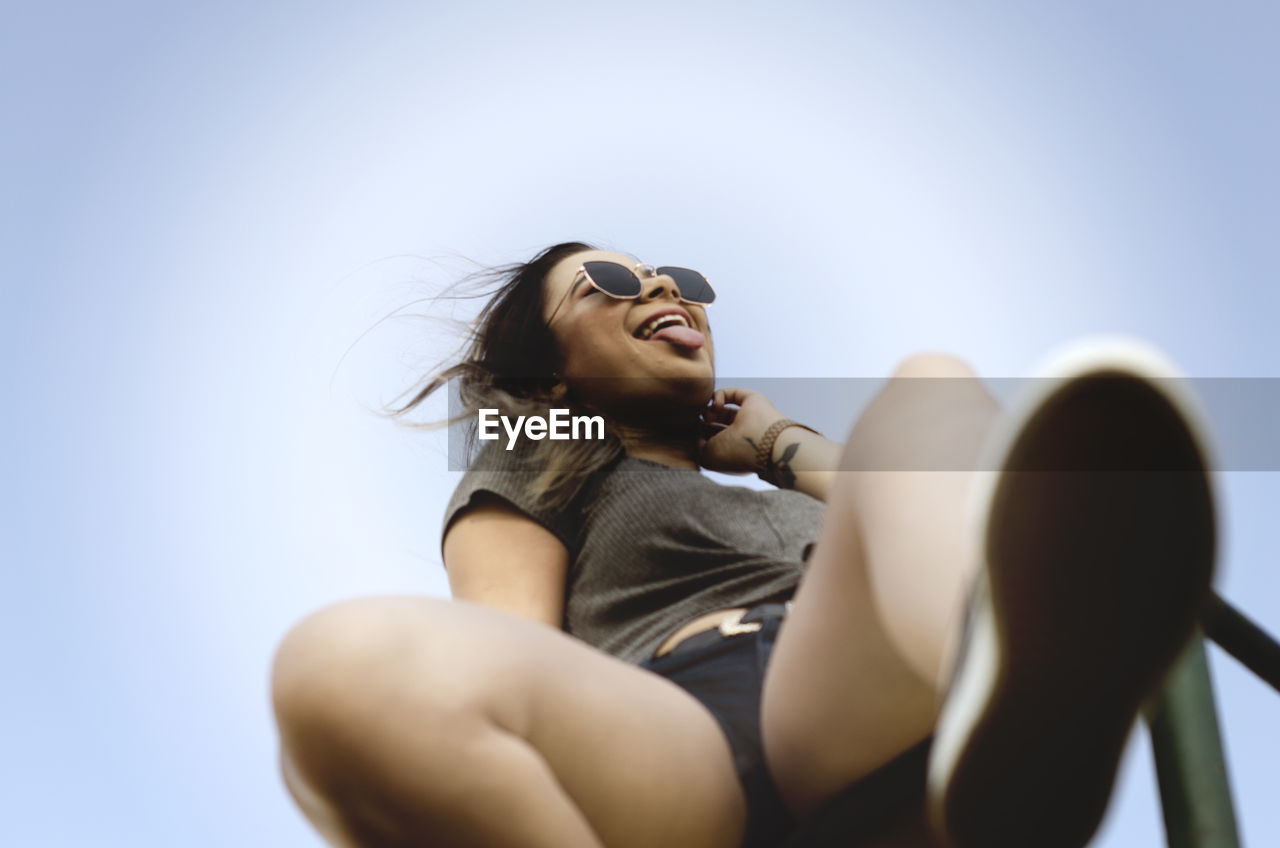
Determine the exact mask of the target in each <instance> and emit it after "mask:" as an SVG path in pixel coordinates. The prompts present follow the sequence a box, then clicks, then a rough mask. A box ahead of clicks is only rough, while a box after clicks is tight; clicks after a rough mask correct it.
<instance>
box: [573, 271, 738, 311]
mask: <svg viewBox="0 0 1280 848" xmlns="http://www.w3.org/2000/svg"><path fill="white" fill-rule="evenodd" d="M640 268H648V269H649V270H650V271H652V272H653V273H654V274H655V275H657V274H661V275H665V276H668V277H670V278H671V279H672V280H673V281H674V282H675V284H676V289H677V291H678V292H679V294H680V299H681V300H683V301H684V302H685V303H697V304H700V305H702V306H706V305H707V304H708V303H711V302H712V301H713V300H715V299H716V293H715V291H714V290H712V288H711V283H709V282H707V278H706V277H704V276H702V275H701V274H699V273H698V272H697V271H690V270H689V269H688V268H673V267H670V266H664V267H662V268H654V267H653V266H652V265H644V264H641V265H637V266H636V269H637V270H638V269H640ZM578 274H581V275H582V276H584V277H586V280H587V282H588V283H590V284H591V285H592V286H593V287H595V288H596V289H599V290H600V291H602V292H604V293H605V294H607V295H609V297H616V298H618V299H619V300H630V299H633V298H637V297H639V296H640V292H641V291H643V290H644V285H643V284H642V283H641V282H640V278H639V277H637V276H636V273H635V270H632V269H631V268H628V267H627V266H625V265H619V264H618V263H617V262H584V263H582V267H581V268H579V269H578ZM575 276H577V275H575Z"/></svg>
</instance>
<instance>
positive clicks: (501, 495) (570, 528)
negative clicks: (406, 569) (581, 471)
mask: <svg viewBox="0 0 1280 848" xmlns="http://www.w3.org/2000/svg"><path fill="white" fill-rule="evenodd" d="M535 453H536V451H535V449H534V448H533V447H532V446H530V444H529V441H528V440H527V439H520V440H518V441H517V443H516V446H515V448H514V449H513V450H510V451H508V450H506V446H505V444H503V443H502V442H501V441H498V442H489V443H488V444H486V445H485V446H484V447H483V448H481V449H480V452H479V453H478V454H477V455H476V458H475V461H474V462H472V464H471V467H470V468H469V469H468V470H467V471H466V472H465V473H464V474H463V475H462V479H461V480H460V481H459V482H458V488H457V489H455V490H454V492H453V496H452V497H451V498H449V503H448V505H447V506H446V507H445V511H444V523H443V525H442V526H441V529H440V544H441V545H442V546H443V544H444V536H445V533H447V532H448V531H449V527H450V525H452V524H453V522H454V521H455V520H456V519H457V518H458V516H459V515H461V514H462V513H463V511H465V510H466V508H467V507H469V506H472V505H474V504H478V503H483V502H484V501H485V500H486V499H490V498H496V499H498V500H500V501H503V502H505V503H506V504H508V505H510V506H511V507H513V508H515V509H516V510H517V511H519V512H521V513H523V514H524V515H526V516H528V517H529V518H531V519H533V520H534V521H536V522H537V523H538V524H540V525H542V526H543V527H545V528H546V529H547V530H549V531H550V532H551V533H553V534H554V535H555V536H556V538H558V539H559V540H560V541H561V542H563V543H564V546H565V547H566V548H567V549H568V550H569V554H570V556H572V555H573V554H574V553H575V552H576V550H577V544H578V541H577V540H578V531H579V529H580V525H581V521H580V520H578V519H579V516H578V510H577V509H575V508H567V509H560V510H553V509H548V508H547V507H545V506H543V505H540V504H539V503H538V502H537V496H536V493H535V490H534V488H533V483H534V482H535V481H536V480H537V478H538V476H539V475H540V473H541V472H542V470H543V467H542V464H541V463H540V462H539V461H538V460H537V459H536V456H535Z"/></svg>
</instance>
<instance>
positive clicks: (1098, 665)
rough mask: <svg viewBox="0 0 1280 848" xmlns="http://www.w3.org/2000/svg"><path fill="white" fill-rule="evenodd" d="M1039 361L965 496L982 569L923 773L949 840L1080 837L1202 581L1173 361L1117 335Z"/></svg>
mask: <svg viewBox="0 0 1280 848" xmlns="http://www.w3.org/2000/svg"><path fill="white" fill-rule="evenodd" d="M1043 373H1044V374H1045V377H1046V378H1058V379H1056V380H1054V379H1041V380H1038V381H1037V382H1036V385H1035V388H1034V389H1033V391H1032V392H1031V393H1030V394H1029V395H1028V397H1027V398H1026V399H1025V400H1024V402H1023V403H1022V404H1021V405H1020V406H1019V408H1020V409H1021V410H1022V411H1021V414H1013V415H1010V416H1006V417H1005V419H1004V420H1003V422H1002V430H1001V431H999V432H997V433H996V434H994V436H995V437H994V438H993V440H992V441H991V442H989V445H992V447H990V448H989V449H988V451H987V454H986V457H985V459H986V462H984V464H983V465H981V466H980V468H983V469H994V468H998V469H1000V471H999V472H998V473H990V474H982V473H980V476H979V480H980V481H981V482H980V484H979V485H978V486H977V487H975V497H974V500H973V502H972V504H973V506H974V507H975V512H974V514H973V517H974V519H975V521H977V522H981V523H979V524H978V529H979V531H980V532H979V533H975V534H974V538H975V540H976V541H977V543H978V544H979V545H980V547H981V550H980V551H979V552H978V554H979V555H981V556H982V557H983V560H980V561H985V563H986V568H985V569H984V570H982V571H981V572H980V576H979V578H978V580H977V582H976V584H975V589H974V591H975V597H974V603H975V607H974V610H975V612H974V613H973V614H972V618H971V621H970V625H969V626H970V630H969V632H968V633H967V635H966V639H967V644H966V645H965V646H964V647H963V648H962V652H961V654H960V660H959V665H958V667H957V669H956V671H955V672H954V677H953V681H952V685H951V687H950V688H949V691H948V696H947V699H946V703H945V705H944V708H943V711H942V713H941V715H940V717H939V721H938V726H937V730H936V732H935V737H934V750H933V755H932V757H931V759H930V768H929V777H928V780H929V797H930V813H931V816H932V818H933V820H934V823H935V826H936V827H938V828H939V829H940V830H941V832H942V833H943V834H944V835H945V836H946V837H947V838H949V839H950V841H951V842H952V843H953V844H954V845H956V846H960V848H1000V847H1001V846H1019V848H1024V846H1028V845H1035V846H1038V848H1058V847H1059V846H1062V848H1066V847H1067V846H1072V847H1073V848H1074V846H1080V845H1084V844H1085V843H1086V842H1087V841H1088V840H1089V839H1090V838H1091V836H1092V835H1093V833H1094V832H1095V831H1096V830H1097V827H1098V824H1099V823H1100V821H1101V819H1102V816H1103V814H1104V813H1105V812H1106V807H1107V801H1108V799H1109V797H1110V794H1111V788H1112V786H1113V784H1114V782H1115V774H1116V769H1117V767H1118V765H1119V762H1120V758H1121V755H1122V754H1123V752H1124V747H1125V742H1126V740H1127V738H1128V734H1129V731H1130V729H1131V727H1132V725H1133V723H1134V720H1135V718H1136V717H1137V715H1138V712H1139V710H1140V708H1141V706H1142V703H1143V701H1144V700H1145V699H1146V698H1147V697H1148V696H1149V694H1150V693H1151V692H1152V691H1153V690H1154V689H1155V688H1156V687H1157V686H1158V685H1159V684H1160V682H1161V681H1162V679H1163V677H1164V675H1165V674H1166V673H1167V672H1168V670H1169V667H1170V666H1171V665H1172V663H1173V661H1174V660H1175V659H1176V658H1177V657H1178V655H1179V654H1180V652H1181V650H1182V649H1183V647H1184V646H1185V644H1186V643H1187V640H1188V638H1189V636H1190V635H1191V633H1192V631H1193V628H1194V626H1195V623H1196V618H1197V614H1198V612H1199V609H1200V607H1201V605H1202V603H1203V601H1204V598H1205V596H1206V595H1207V592H1208V589H1209V586H1210V582H1211V579H1212V572H1213V562H1214V546H1215V520H1214V507H1213V503H1214V501H1213V494H1212V491H1211V480H1210V475H1209V472H1208V470H1207V469H1208V468H1209V467H1210V466H1209V464H1208V460H1207V455H1206V445H1205V444H1204V442H1203V440H1202V439H1201V438H1200V437H1199V433H1201V432H1204V429H1203V427H1202V426H1201V425H1200V423H1199V422H1200V420H1201V415H1200V413H1199V410H1198V409H1197V407H1196V405H1195V403H1194V400H1193V399H1191V398H1190V397H1189V396H1188V395H1186V394H1185V392H1184V391H1183V390H1182V389H1181V388H1180V386H1179V385H1178V384H1177V382H1176V379H1177V377H1178V376H1179V375H1178V374H1177V372H1176V370H1175V369H1174V368H1173V367H1172V366H1171V365H1170V364H1169V363H1168V362H1166V361H1165V360H1164V359H1163V358H1162V357H1161V356H1160V355H1159V354H1158V353H1156V352H1155V351H1153V350H1151V349H1150V348H1147V347H1146V346H1144V345H1141V344H1138V343H1135V342H1130V341H1126V340H1112V341H1107V342H1094V343H1091V344H1088V345H1087V346H1083V347H1079V348H1076V349H1074V350H1069V351H1068V352H1067V353H1065V354H1063V355H1062V356H1061V357H1059V358H1057V359H1056V360H1054V361H1052V362H1051V363H1050V365H1049V366H1048V367H1046V368H1045V369H1044V370H1043ZM984 606H985V608H986V612H985V613H984V612H983V611H982V610H983V607H984Z"/></svg>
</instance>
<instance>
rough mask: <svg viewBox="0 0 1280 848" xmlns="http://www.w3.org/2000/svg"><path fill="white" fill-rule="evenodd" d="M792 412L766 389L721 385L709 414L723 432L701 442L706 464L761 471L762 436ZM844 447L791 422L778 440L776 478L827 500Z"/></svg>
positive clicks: (775, 446) (780, 483) (710, 422)
mask: <svg viewBox="0 0 1280 848" xmlns="http://www.w3.org/2000/svg"><path fill="white" fill-rule="evenodd" d="M727 404H733V405H736V407H737V408H736V409H733V408H730V407H729V406H727ZM786 417H787V416H785V415H783V414H782V413H781V412H779V411H778V409H777V407H775V406H774V405H773V404H772V403H771V402H770V401H769V399H768V398H767V397H765V396H764V395H763V394H761V393H760V392H753V391H750V390H748V389H719V390H718V391H717V392H716V393H715V396H714V397H713V398H712V401H711V406H709V407H708V408H707V412H706V414H705V415H704V418H705V420H706V422H707V424H708V425H710V426H711V427H713V428H716V429H719V430H720V432H718V433H716V434H715V435H713V436H712V437H711V438H710V439H703V440H702V441H700V442H699V444H698V450H699V455H700V457H701V459H702V464H703V466H704V467H706V468H709V469H711V470H712V471H725V472H728V473H734V472H743V471H755V470H756V466H755V462H756V448H757V447H758V446H759V444H760V439H761V438H762V437H763V436H764V433H765V431H766V430H768V429H769V427H770V425H772V424H773V423H774V422H775V421H779V420H781V419H783V418H786ZM843 450H844V446H843V445H841V444H840V443H839V442H833V441H831V440H830V439H828V438H825V437H823V436H820V435H818V434H817V433H813V432H811V431H809V430H805V429H804V428H802V427H788V428H786V429H785V430H783V431H782V432H781V433H779V434H778V438H777V440H776V441H775V442H774V443H773V452H772V456H773V469H774V482H775V483H776V484H777V485H778V487H779V488H783V489H795V490H796V491H798V492H804V493H805V494H806V495H809V496H811V497H814V498H817V499H818V500H821V501H825V500H826V499H827V493H828V492H829V491H830V489H831V480H832V478H833V477H834V475H835V469H836V467H837V464H838V463H839V461H840V454H841V452H842V451H843Z"/></svg>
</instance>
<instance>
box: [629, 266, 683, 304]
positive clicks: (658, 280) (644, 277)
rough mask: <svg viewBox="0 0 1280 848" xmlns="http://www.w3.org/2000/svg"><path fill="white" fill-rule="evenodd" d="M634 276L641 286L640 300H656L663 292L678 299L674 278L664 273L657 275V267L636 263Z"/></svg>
mask: <svg viewBox="0 0 1280 848" xmlns="http://www.w3.org/2000/svg"><path fill="white" fill-rule="evenodd" d="M636 277H637V279H639V280H640V284H641V285H642V286H643V289H642V291H641V294H640V298H641V300H656V299H657V298H660V297H662V296H663V295H664V294H667V295H671V296H673V297H675V298H676V299H677V300H679V299H680V289H678V288H676V283H675V280H673V279H671V278H670V277H668V276H667V275H666V274H662V275H661V276H659V274H658V269H657V268H654V267H653V266H652V265H637V266H636Z"/></svg>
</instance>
